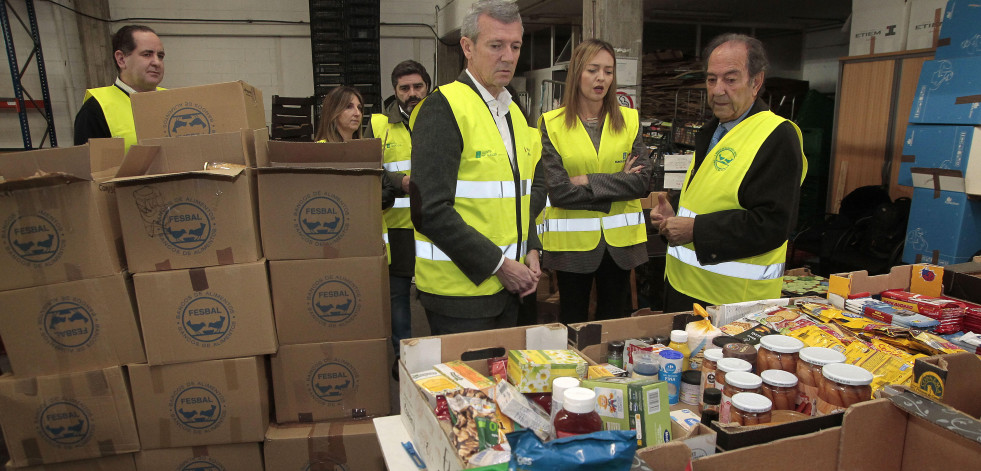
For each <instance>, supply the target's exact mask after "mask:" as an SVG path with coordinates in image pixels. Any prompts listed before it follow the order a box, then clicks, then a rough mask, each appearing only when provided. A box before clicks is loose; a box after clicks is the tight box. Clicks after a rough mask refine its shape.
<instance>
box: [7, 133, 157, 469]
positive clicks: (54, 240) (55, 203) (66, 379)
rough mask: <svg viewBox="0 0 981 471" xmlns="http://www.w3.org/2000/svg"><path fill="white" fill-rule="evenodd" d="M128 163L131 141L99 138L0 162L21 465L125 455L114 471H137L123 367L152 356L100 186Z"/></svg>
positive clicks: (14, 441) (11, 417)
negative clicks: (125, 150) (146, 351)
mask: <svg viewBox="0 0 981 471" xmlns="http://www.w3.org/2000/svg"><path fill="white" fill-rule="evenodd" d="M122 159H123V142H122V139H101V140H94V141H93V142H91V143H90V144H89V145H86V146H79V147H70V148H61V149H48V150H42V151H35V152H21V153H16V154H7V155H4V158H3V159H2V160H0V175H2V176H3V179H2V183H0V192H2V196H0V220H2V223H3V228H2V232H3V234H2V237H0V238H2V245H3V250H2V251H0V290H2V291H0V305H2V306H3V308H2V309H0V336H3V338H4V341H5V343H6V347H7V352H8V355H9V359H10V365H11V368H12V370H13V373H14V374H13V375H9V374H8V375H5V376H3V377H0V426H2V427H3V431H4V436H5V439H6V444H7V448H8V449H9V453H10V457H11V463H12V465H14V466H18V467H24V466H35V465H43V464H47V463H58V462H63V461H72V460H84V461H81V462H82V463H91V462H92V460H91V459H97V458H100V457H106V456H113V455H121V456H119V457H118V458H112V459H109V460H107V461H112V462H113V463H114V465H115V467H112V468H109V469H112V470H132V469H133V458H132V455H131V454H126V453H132V452H135V451H138V450H139V449H140V442H139V439H138V438H137V433H136V421H135V418H134V415H133V408H132V404H131V402H130V395H129V390H128V387H127V384H126V381H125V379H124V374H123V369H122V368H121V365H123V364H127V363H134V362H142V361H144V359H145V357H144V353H143V344H142V343H141V341H140V332H139V329H138V327H137V320H136V314H135V305H134V300H133V290H132V285H131V283H130V282H129V280H128V277H127V275H126V273H124V271H123V270H124V267H125V264H124V262H123V256H122V251H121V247H120V245H119V242H120V241H119V236H120V232H119V225H118V220H117V218H116V214H115V212H116V208H115V201H114V199H113V197H112V195H111V194H110V192H108V191H102V190H101V189H100V184H101V183H102V182H104V181H105V180H107V179H108V178H109V177H110V176H112V175H113V174H114V173H115V168H117V167H118V166H119V165H120V163H121V161H122ZM96 461H101V460H96ZM86 469H96V468H95V467H94V466H89V467H88V468H86Z"/></svg>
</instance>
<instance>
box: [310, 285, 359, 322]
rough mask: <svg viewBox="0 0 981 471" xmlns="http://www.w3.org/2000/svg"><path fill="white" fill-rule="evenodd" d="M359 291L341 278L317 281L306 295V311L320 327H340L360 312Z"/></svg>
mask: <svg viewBox="0 0 981 471" xmlns="http://www.w3.org/2000/svg"><path fill="white" fill-rule="evenodd" d="M360 299H361V290H359V289H358V285H356V284H355V283H354V282H353V281H351V280H349V279H347V278H344V277H341V276H327V277H324V278H321V279H319V280H317V281H316V282H315V283H314V284H313V287H312V288H311V289H310V294H308V295H307V310H308V312H309V313H310V314H312V315H313V317H314V318H315V319H316V320H317V321H318V322H320V324H321V325H328V324H329V325H332V326H342V325H345V324H348V323H349V322H350V321H351V320H352V319H354V317H355V314H357V312H358V311H359V310H360V308H361V305H360V303H359V301H360Z"/></svg>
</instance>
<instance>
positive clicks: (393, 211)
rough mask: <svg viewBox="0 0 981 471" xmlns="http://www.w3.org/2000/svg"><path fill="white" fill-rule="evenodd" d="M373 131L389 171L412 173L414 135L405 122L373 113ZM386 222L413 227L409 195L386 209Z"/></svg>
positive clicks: (406, 227)
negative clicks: (379, 141) (393, 120)
mask: <svg viewBox="0 0 981 471" xmlns="http://www.w3.org/2000/svg"><path fill="white" fill-rule="evenodd" d="M371 131H372V133H373V134H374V136H375V137H376V138H378V139H381V141H382V152H383V165H384V166H385V170H387V171H389V172H401V173H404V174H406V175H409V174H411V173H412V161H411V157H412V135H411V134H410V133H409V128H407V127H406V126H405V124H404V123H402V122H401V121H399V122H398V123H390V122H389V121H388V116H386V115H384V114H373V115H371ZM384 214H385V223H387V224H388V227H391V228H395V229H412V218H411V216H410V214H409V197H408V196H403V197H401V198H395V204H394V205H393V206H392V207H391V208H388V209H386V210H385V213H384Z"/></svg>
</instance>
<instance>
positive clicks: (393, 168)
mask: <svg viewBox="0 0 981 471" xmlns="http://www.w3.org/2000/svg"><path fill="white" fill-rule="evenodd" d="M383 165H384V167H385V170H388V171H389V172H402V173H405V172H408V171H410V170H412V160H399V161H398V162H385V163H384V164H383Z"/></svg>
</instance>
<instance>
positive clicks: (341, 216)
mask: <svg viewBox="0 0 981 471" xmlns="http://www.w3.org/2000/svg"><path fill="white" fill-rule="evenodd" d="M348 214H350V212H349V211H348V208H347V205H345V204H344V201H343V200H341V199H340V198H338V197H337V195H334V194H331V193H327V192H322V191H315V192H313V193H310V194H307V195H305V196H304V197H303V198H301V199H300V201H299V202H298V203H297V204H296V207H295V208H294V211H293V228H294V229H295V230H296V232H297V234H299V235H300V238H301V239H302V240H304V241H306V242H307V243H311V244H314V245H324V244H327V243H334V242H337V241H338V240H340V239H341V238H343V237H344V234H345V233H346V232H347V224H346V222H347V217H348V216H347V215H348Z"/></svg>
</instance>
